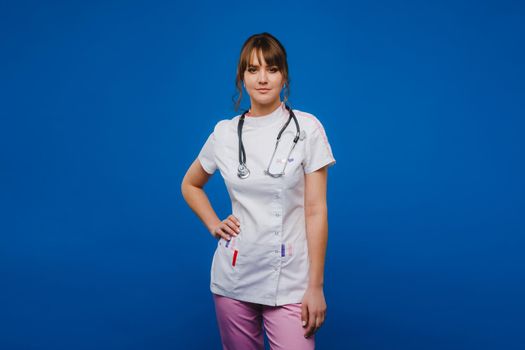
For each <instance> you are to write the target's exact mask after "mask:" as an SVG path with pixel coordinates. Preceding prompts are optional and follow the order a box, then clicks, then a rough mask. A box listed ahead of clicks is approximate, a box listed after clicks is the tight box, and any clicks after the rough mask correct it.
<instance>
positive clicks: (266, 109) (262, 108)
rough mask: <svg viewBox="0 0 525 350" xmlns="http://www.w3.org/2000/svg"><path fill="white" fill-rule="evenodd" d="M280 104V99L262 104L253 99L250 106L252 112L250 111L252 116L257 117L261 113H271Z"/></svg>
mask: <svg viewBox="0 0 525 350" xmlns="http://www.w3.org/2000/svg"><path fill="white" fill-rule="evenodd" d="M280 104H281V100H280V99H277V100H275V101H273V102H271V103H268V104H260V103H257V102H255V101H253V100H252V101H251V106H250V112H249V113H250V116H252V117H257V116H259V115H266V114H270V113H272V112H273V111H275V109H276V108H277V107H279V105H280Z"/></svg>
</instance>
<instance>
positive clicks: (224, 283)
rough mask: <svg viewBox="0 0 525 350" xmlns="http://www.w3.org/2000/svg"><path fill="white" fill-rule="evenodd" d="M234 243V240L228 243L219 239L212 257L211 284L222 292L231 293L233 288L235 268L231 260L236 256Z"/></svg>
mask: <svg viewBox="0 0 525 350" xmlns="http://www.w3.org/2000/svg"><path fill="white" fill-rule="evenodd" d="M236 243H237V242H236V241H235V239H234V238H232V239H230V240H229V241H227V240H225V239H223V238H221V239H219V242H218V243H217V248H216V249H215V253H214V255H213V262H212V268H211V284H212V285H214V286H215V287H218V288H220V289H222V290H226V291H233V290H234V288H235V281H236V278H235V275H236V266H234V264H233V258H234V256H235V255H236V254H237V253H235V250H236Z"/></svg>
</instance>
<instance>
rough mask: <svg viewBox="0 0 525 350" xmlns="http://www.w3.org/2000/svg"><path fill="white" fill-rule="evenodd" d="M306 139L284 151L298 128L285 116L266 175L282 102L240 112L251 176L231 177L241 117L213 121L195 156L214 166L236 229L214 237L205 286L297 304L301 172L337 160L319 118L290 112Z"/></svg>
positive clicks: (302, 231)
mask: <svg viewBox="0 0 525 350" xmlns="http://www.w3.org/2000/svg"><path fill="white" fill-rule="evenodd" d="M293 111H294V113H295V116H296V117H297V121H298V122H299V126H300V128H301V130H304V135H305V136H306V137H304V139H302V140H299V141H298V142H297V145H296V146H295V148H294V149H293V151H292V153H291V154H290V157H289V158H288V160H286V156H287V154H288V152H289V151H290V147H291V146H292V144H293V138H294V137H295V134H296V126H295V122H294V121H293V119H292V120H290V123H289V124H288V126H287V128H286V130H285V131H284V132H283V133H282V135H281V141H280V142H279V147H278V149H277V152H276V154H275V157H274V160H273V162H272V165H271V166H270V171H271V172H272V173H274V174H275V173H279V172H281V170H282V168H283V166H284V162H286V161H288V165H287V166H286V169H285V174H284V175H283V176H281V177H278V178H273V177H271V176H269V175H265V174H264V170H265V169H266V168H267V166H268V164H269V161H270V158H271V156H272V153H273V150H274V147H275V141H276V138H277V135H278V134H279V131H280V130H281V127H282V126H283V125H284V124H285V123H286V121H287V120H288V118H289V113H288V111H287V110H286V108H285V107H284V103H282V102H281V105H280V106H279V107H277V109H275V110H274V111H273V112H271V113H270V114H267V115H263V116H250V115H249V113H247V114H246V116H245V119H244V125H243V129H242V141H243V143H244V149H245V151H246V166H247V167H248V169H249V170H250V176H249V177H247V178H245V179H241V178H239V177H238V176H237V168H238V166H239V149H238V147H239V141H238V136H237V124H238V121H239V118H240V115H237V116H235V117H234V118H232V119H224V120H221V121H219V122H218V123H217V124H216V125H215V128H214V130H213V132H212V133H211V134H210V135H209V137H208V139H207V140H206V142H205V144H204V146H203V147H202V149H201V151H200V153H199V155H198V159H199V161H200V163H201V164H202V167H203V168H204V170H205V171H206V172H207V173H209V174H213V173H214V172H215V170H217V169H219V171H220V173H221V175H222V177H223V179H224V182H225V185H226V187H227V190H228V193H229V195H230V199H231V202H232V214H233V215H234V216H235V217H236V218H238V219H239V221H240V230H241V231H240V233H239V234H238V236H237V237H232V238H231V239H230V240H229V241H227V240H224V239H222V238H221V239H219V240H218V243H217V248H216V250H215V253H214V256H213V261H212V265H211V275H210V276H211V279H210V290H211V291H212V292H213V293H215V294H219V295H223V296H226V297H230V298H234V299H237V300H242V301H248V302H253V303H259V304H263V305H271V306H279V305H284V304H289V303H299V302H301V300H302V298H303V296H304V293H305V291H306V288H307V285H308V278H309V274H308V269H309V265H310V263H309V256H308V246H307V238H306V221H305V212H304V174H305V173H306V174H308V173H311V172H313V171H315V170H318V169H319V168H322V167H323V166H325V165H328V166H332V165H334V164H335V158H334V156H333V154H332V150H331V147H330V144H329V143H328V139H327V137H326V133H325V131H324V128H323V126H322V124H321V123H320V122H319V120H318V119H317V118H316V117H315V116H314V115H312V114H309V113H306V112H302V111H300V110H296V109H294V110H293Z"/></svg>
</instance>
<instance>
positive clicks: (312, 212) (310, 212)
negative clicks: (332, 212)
mask: <svg viewBox="0 0 525 350" xmlns="http://www.w3.org/2000/svg"><path fill="white" fill-rule="evenodd" d="M304 213H305V216H318V215H325V216H326V215H328V207H327V205H326V204H316V205H310V206H306V207H305V209H304Z"/></svg>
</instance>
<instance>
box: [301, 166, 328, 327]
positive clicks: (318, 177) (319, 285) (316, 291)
mask: <svg viewBox="0 0 525 350" xmlns="http://www.w3.org/2000/svg"><path fill="white" fill-rule="evenodd" d="M327 178H328V169H327V167H326V166H325V167H323V168H321V169H319V170H317V171H314V172H312V173H309V174H305V198H304V208H305V219H306V238H307V243H308V255H309V258H310V269H309V271H308V273H309V282H308V288H307V290H306V293H305V295H304V297H303V301H302V315H301V316H302V320H303V327H306V332H305V337H308V336H310V335H312V334H313V333H315V332H316V331H317V329H318V328H319V327H321V325H322V324H323V322H324V319H325V316H326V301H325V298H324V292H323V285H324V261H325V255H326V244H327V240H328V207H327V204H326V188H327Z"/></svg>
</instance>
